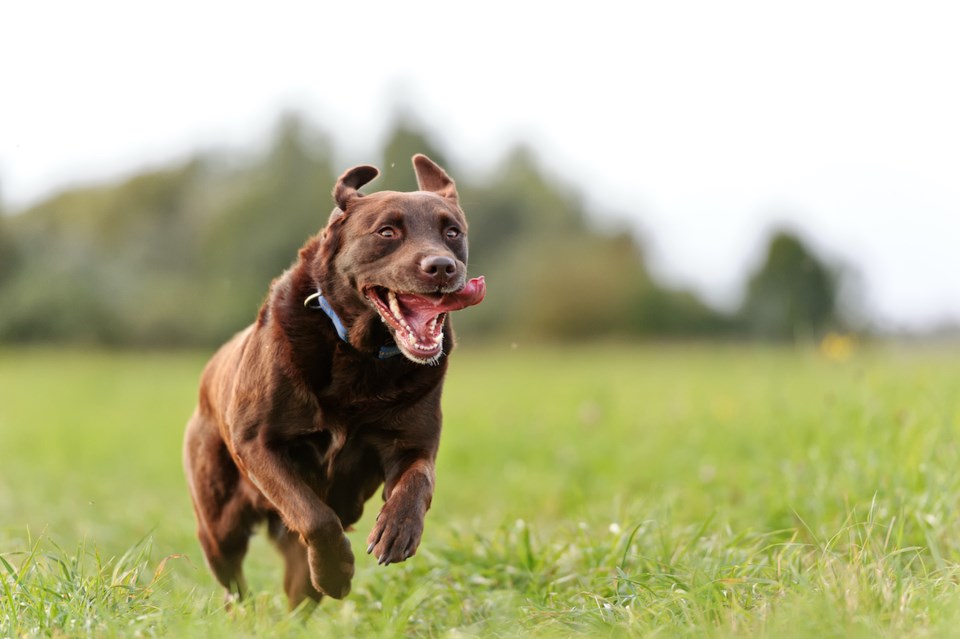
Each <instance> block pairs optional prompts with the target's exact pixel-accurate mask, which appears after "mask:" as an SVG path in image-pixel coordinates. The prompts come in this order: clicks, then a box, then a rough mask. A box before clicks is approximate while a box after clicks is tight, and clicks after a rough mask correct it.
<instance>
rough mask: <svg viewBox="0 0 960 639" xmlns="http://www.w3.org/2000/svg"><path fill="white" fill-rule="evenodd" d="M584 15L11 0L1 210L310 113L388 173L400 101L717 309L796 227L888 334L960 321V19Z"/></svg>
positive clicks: (376, 3) (631, 9) (696, 9)
mask: <svg viewBox="0 0 960 639" xmlns="http://www.w3.org/2000/svg"><path fill="white" fill-rule="evenodd" d="M564 6H565V5H564V4H563V3H559V2H550V3H546V2H544V3H537V2H521V1H519V0H515V1H513V2H502V1H499V0H497V1H487V2H483V3H456V2H439V1H437V2H383V1H380V0H370V1H368V2H363V3H355V2H348V1H346V0H342V1H340V2H336V3H332V2H319V1H315V2H306V1H304V2H293V1H288V0H271V1H270V2H260V3H254V2H239V1H233V2H226V1H220V0H217V1H201V0H192V1H190V2H187V1H181V0H165V1H164V2H152V3H145V2H133V1H125V2H124V1H119V0H118V1H106V0H85V1H84V2H70V1H67V0H63V1H61V2H53V1H44V0H30V1H29V2H27V1H19V2H18V1H16V0H0V193H2V195H3V197H4V199H5V201H6V202H7V203H8V204H11V203H12V204H14V205H18V206H19V205H23V204H28V203H30V202H33V201H36V200H37V199H39V198H41V197H43V196H44V195H46V194H48V193H50V192H51V191H52V190H54V189H57V188H60V187H63V186H65V185H69V184H73V183H76V182H83V181H90V180H102V179H107V178H111V177H115V176H116V175H119V174H127V173H130V172H132V171H134V170H137V169H140V168H143V167H144V166H149V165H156V164H158V163H162V162H165V161H169V160H170V159H173V158H180V157H183V156H185V155H187V154H188V153H190V152H192V151H194V150H197V149H205V148H238V149H251V148H255V146H256V145H257V144H260V143H262V142H263V140H264V136H265V135H266V133H267V132H268V131H269V129H270V127H271V126H272V125H273V124H274V123H275V121H276V117H277V115H278V114H279V113H280V112H281V111H283V110H287V109H297V110H299V111H301V112H303V113H304V114H305V115H306V116H307V118H308V119H309V120H311V121H313V122H314V123H316V124H317V125H318V126H319V127H320V128H321V129H324V130H326V131H328V132H329V133H331V134H332V135H333V136H334V138H335V140H336V141H337V143H338V147H339V148H340V149H342V150H343V151H344V152H345V157H344V158H343V162H344V163H347V162H354V161H361V162H363V161H370V160H372V159H375V158H372V157H370V156H371V154H372V153H373V152H374V150H375V149H376V148H377V146H378V142H379V141H380V139H381V137H382V135H383V134H384V132H385V129H386V128H387V127H388V126H389V124H390V116H391V114H392V112H393V110H394V108H395V107H396V106H397V104H398V103H399V104H404V105H409V106H412V107H413V108H414V109H416V110H417V111H418V112H419V113H420V114H421V116H422V118H423V120H424V121H425V122H426V123H427V125H428V126H429V127H430V129H431V130H432V132H433V133H434V134H435V135H436V136H437V138H438V140H439V142H440V145H441V147H442V148H443V149H444V151H445V152H447V154H448V155H449V156H450V157H451V158H453V160H454V161H455V162H456V164H457V165H459V166H463V167H466V168H471V169H480V170H483V169H487V168H489V167H491V166H492V165H493V164H494V163H495V162H496V160H497V159H498V158H500V157H502V155H503V153H504V151H505V150H506V148H507V146H508V145H509V144H510V143H512V142H514V141H517V140H523V141H526V142H529V143H531V144H532V145H533V146H534V147H535V148H536V149H537V150H538V152H539V154H540V157H541V158H542V159H543V161H544V163H545V164H546V166H547V167H548V169H549V171H550V172H551V173H553V174H556V175H558V176H561V177H563V178H564V179H565V180H569V181H571V182H572V183H573V184H574V185H575V186H576V188H577V189H578V190H579V191H580V192H581V193H582V194H583V195H584V197H585V198H586V199H587V201H588V202H590V203H591V205H593V206H594V207H595V208H596V209H598V210H601V211H604V212H607V213H611V214H622V215H628V216H630V219H632V220H635V221H636V223H637V226H638V228H639V229H640V230H641V231H642V232H643V233H644V235H645V237H646V238H647V240H648V241H649V243H650V245H651V246H650V248H651V250H652V259H653V266H654V267H655V268H656V270H657V272H658V273H661V274H662V275H663V276H665V277H666V278H668V280H669V281H671V282H673V283H681V284H686V285H691V286H694V287H696V288H697V289H698V290H699V291H700V292H702V293H705V294H706V295H708V297H709V298H710V299H711V300H714V301H717V302H721V303H723V302H725V303H731V302H734V301H736V299H737V295H738V294H739V293H740V291H739V285H740V284H741V283H742V281H743V278H744V274H745V272H746V270H747V269H748V268H750V267H752V266H753V265H754V264H755V263H756V261H757V259H758V258H759V251H760V250H761V247H762V245H763V240H764V239H765V237H766V235H767V233H768V232H769V229H770V228H771V227H772V226H773V225H775V224H779V223H786V224H788V225H790V226H791V227H793V228H795V229H799V230H800V231H801V232H802V233H803V234H804V235H805V236H806V237H808V238H809V239H811V240H812V241H813V242H814V243H815V244H816V246H817V247H818V248H819V249H821V250H822V251H823V252H824V253H825V254H826V255H828V256H830V257H833V258H837V259H841V260H844V261H846V262H848V263H851V264H853V265H855V266H856V267H857V268H858V269H859V270H860V271H861V272H862V274H863V278H864V281H865V284H866V290H867V301H868V303H869V305H870V307H871V308H872V309H874V310H875V311H876V312H877V313H878V314H879V316H880V317H881V318H883V320H884V321H885V322H886V323H887V324H888V325H891V326H901V325H909V326H913V327H922V326H926V325H930V324H933V323H936V322H938V321H941V320H944V319H947V318H954V319H960V277H958V274H960V250H958V246H957V244H958V239H960V3H954V2H924V1H923V0H913V1H911V2H898V3H885V2H876V1H874V2H842V1H836V0H835V1H829V2H820V1H810V0H805V1H804V2H793V3H789V4H788V3H785V2H774V1H772V0H767V1H756V2H707V1H704V2H690V1H671V2H612V1H610V0H594V1H592V2H589V3H569V4H568V5H566V8H564ZM454 177H456V176H454ZM468 213H469V211H468Z"/></svg>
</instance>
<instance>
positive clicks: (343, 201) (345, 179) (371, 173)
mask: <svg viewBox="0 0 960 639" xmlns="http://www.w3.org/2000/svg"><path fill="white" fill-rule="evenodd" d="M378 175H380V171H378V170H377V167H375V166H370V165H369V164H361V165H360V166H355V167H353V168H352V169H347V171H346V172H345V173H344V174H343V175H341V176H340V179H339V180H337V183H336V185H335V186H334V187H333V199H334V201H335V202H336V203H337V206H338V207H339V208H340V210H341V211H346V210H347V204H349V202H350V200H352V199H354V198H358V197H363V194H362V193H360V192H359V191H357V189H359V188H360V187H361V186H363V185H364V184H366V183H367V182H369V181H370V180H372V179H373V178H375V177H377V176H378Z"/></svg>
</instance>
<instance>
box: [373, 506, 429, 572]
mask: <svg viewBox="0 0 960 639" xmlns="http://www.w3.org/2000/svg"><path fill="white" fill-rule="evenodd" d="M392 510H393V509H392V508H390V503H389V502H388V503H387V504H385V505H384V507H383V510H381V511H380V515H379V516H378V517H377V523H376V524H374V526H373V530H372V531H370V535H369V536H368V537H367V544H368V546H367V554H370V553H373V556H374V557H376V558H377V560H378V561H377V563H380V564H384V565H386V564H395V563H398V562H401V561H404V560H406V559H409V558H410V557H412V556H413V555H414V553H416V552H417V547H418V546H419V545H420V536H421V535H423V518H422V517H418V516H416V515H412V516H411V515H409V514H405V513H402V512H401V513H394V512H392Z"/></svg>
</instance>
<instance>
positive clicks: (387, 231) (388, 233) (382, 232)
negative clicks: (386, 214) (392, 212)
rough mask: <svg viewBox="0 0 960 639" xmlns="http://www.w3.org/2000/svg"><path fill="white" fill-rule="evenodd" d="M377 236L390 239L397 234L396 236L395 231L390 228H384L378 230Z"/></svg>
mask: <svg viewBox="0 0 960 639" xmlns="http://www.w3.org/2000/svg"><path fill="white" fill-rule="evenodd" d="M377 235H379V236H380V237H385V238H388V239H392V238H395V237H397V235H398V234H397V229H395V228H393V227H392V226H384V227H383V228H380V229H378V230H377Z"/></svg>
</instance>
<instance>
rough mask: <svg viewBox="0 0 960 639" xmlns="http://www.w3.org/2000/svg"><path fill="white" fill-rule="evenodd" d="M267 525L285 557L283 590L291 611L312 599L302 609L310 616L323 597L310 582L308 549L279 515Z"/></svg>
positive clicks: (271, 518) (272, 516) (272, 538)
mask: <svg viewBox="0 0 960 639" xmlns="http://www.w3.org/2000/svg"><path fill="white" fill-rule="evenodd" d="M267 525H268V527H269V532H270V539H271V540H272V541H273V543H274V544H275V545H276V547H277V550H279V551H280V554H281V555H283V562H284V573H283V589H284V590H285V591H286V593H287V599H288V601H289V602H290V610H295V609H296V608H297V607H298V606H300V604H301V603H303V602H304V600H306V599H310V600H311V601H310V602H309V604H308V605H305V606H304V607H303V609H302V612H303V613H304V614H309V613H310V612H311V611H312V610H313V609H314V608H315V607H316V604H317V603H318V602H319V601H320V598H321V597H323V595H322V594H321V593H320V592H319V591H318V590H317V589H316V588H314V587H313V583H312V582H311V581H310V564H309V562H308V561H307V547H306V546H305V545H304V543H303V542H302V541H301V540H300V535H298V534H297V533H295V532H293V531H291V530H290V529H289V528H287V526H286V524H284V523H283V521H282V520H281V519H280V516H279V515H277V514H275V513H274V514H271V515H270V516H269V519H268V524H267Z"/></svg>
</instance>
